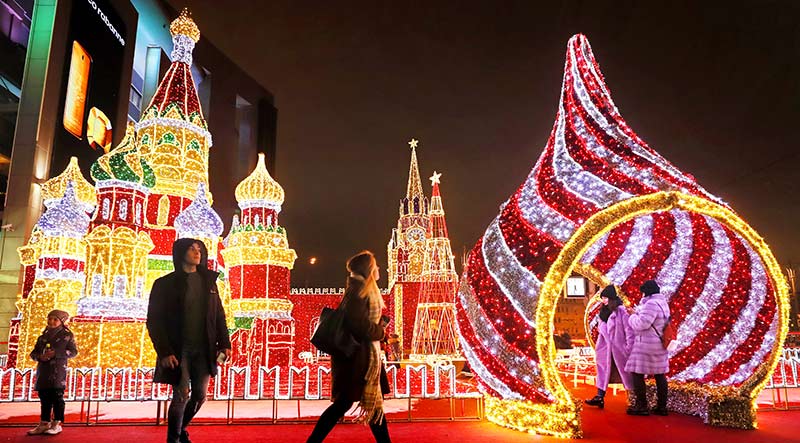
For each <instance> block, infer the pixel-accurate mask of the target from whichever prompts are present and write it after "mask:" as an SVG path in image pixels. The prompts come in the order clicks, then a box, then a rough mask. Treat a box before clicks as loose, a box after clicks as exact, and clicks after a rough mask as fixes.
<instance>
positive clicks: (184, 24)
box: [169, 8, 200, 43]
mask: <svg viewBox="0 0 800 443" xmlns="http://www.w3.org/2000/svg"><path fill="white" fill-rule="evenodd" d="M169 32H170V33H171V34H172V36H173V37H175V36H177V35H185V36H187V37H189V38H190V39H192V40H194V42H195V43H197V41H198V40H200V29H199V28H198V27H197V25H196V24H195V22H194V20H192V13H191V12H189V8H183V10H182V11H181V15H179V16H178V18H176V19H175V20H173V21H172V23H170V25H169Z"/></svg>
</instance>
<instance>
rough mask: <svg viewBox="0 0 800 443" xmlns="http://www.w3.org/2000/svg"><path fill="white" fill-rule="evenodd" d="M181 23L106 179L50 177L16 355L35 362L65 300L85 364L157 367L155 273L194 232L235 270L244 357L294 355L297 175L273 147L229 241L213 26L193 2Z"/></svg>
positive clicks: (248, 183) (26, 251)
mask: <svg viewBox="0 0 800 443" xmlns="http://www.w3.org/2000/svg"><path fill="white" fill-rule="evenodd" d="M170 31H171V33H172V36H173V43H174V50H173V53H172V58H173V62H172V65H171V66H170V68H169V69H168V70H167V72H166V74H165V76H164V78H163V79H162V81H161V83H160V84H159V87H158V89H157V90H156V93H155V94H154V96H153V100H152V102H151V103H150V105H149V106H148V107H147V109H146V110H145V111H144V113H143V114H142V119H141V120H140V121H139V122H138V123H137V124H136V125H132V124H130V125H129V126H128V128H127V131H126V133H125V137H124V138H123V139H122V141H121V142H120V144H119V145H118V146H117V147H116V148H114V149H113V150H112V151H111V152H109V153H107V154H105V155H103V156H102V157H100V158H99V159H98V160H97V161H96V162H95V163H94V164H93V165H92V167H91V170H90V173H91V176H92V178H93V179H94V181H95V185H94V186H92V185H91V184H89V183H88V182H87V181H86V179H85V178H84V177H83V175H82V174H81V172H80V170H79V169H78V167H77V163H76V162H75V161H74V160H73V161H71V162H70V164H69V166H68V167H67V169H66V170H65V171H64V172H63V173H62V174H61V175H59V176H57V177H54V178H52V179H51V180H48V181H47V182H45V183H44V184H43V185H42V194H43V199H44V202H45V207H46V211H45V212H44V214H43V215H42V216H41V218H40V220H39V221H38V223H37V224H36V226H35V227H34V229H33V232H32V234H31V237H30V240H29V241H28V244H27V245H25V246H23V247H21V248H20V249H19V254H20V261H21V263H22V265H23V267H24V271H23V272H24V274H23V283H22V291H21V294H20V297H19V300H18V302H17V306H18V311H19V315H18V316H17V317H16V318H14V319H13V320H12V331H13V332H16V333H13V332H12V336H11V337H10V340H9V365H11V366H13V365H16V366H17V367H19V368H25V367H31V365H33V364H34V362H31V361H30V360H29V359H28V358H25V356H26V355H27V354H29V353H30V350H31V349H32V347H33V344H34V343H35V341H36V337H37V336H38V335H39V334H40V333H41V330H42V329H43V328H44V326H45V321H46V314H47V312H48V311H50V310H51V309H53V308H56V307H57V308H59V309H64V310H66V311H68V312H69V313H70V315H71V316H72V317H73V319H72V322H71V328H72V330H73V332H74V333H75V335H76V337H77V338H78V340H79V343H80V347H81V352H80V353H79V355H78V356H77V357H76V358H75V359H73V360H72V361H71V363H70V364H71V365H72V366H75V367H100V368H126V367H127V368H142V367H152V365H153V364H155V359H156V356H155V353H154V351H153V348H152V346H151V345H150V342H149V337H148V335H147V330H146V327H145V320H146V316H147V304H148V296H149V292H150V288H151V287H152V284H153V281H154V280H155V279H157V278H158V277H160V276H162V275H164V274H166V273H168V272H171V271H172V269H173V263H172V250H171V249H172V243H173V242H174V241H175V239H177V238H184V237H192V238H197V239H198V240H201V241H203V243H204V244H205V245H206V248H207V249H208V251H209V260H208V266H209V268H211V269H213V270H216V271H219V272H220V273H221V282H220V284H219V285H218V286H219V289H220V296H221V298H222V301H223V303H224V304H225V307H226V312H227V313H228V321H229V325H228V326H229V329H230V330H232V334H231V339H232V342H233V343H234V344H235V347H236V349H234V353H233V355H234V362H233V363H234V364H237V365H239V366H246V365H254V366H263V365H267V364H271V365H275V364H288V363H289V362H290V360H291V355H292V352H293V347H294V320H293V319H292V316H291V313H292V303H291V302H290V301H289V300H288V299H287V298H288V294H289V271H290V270H291V269H292V267H293V266H294V261H295V259H296V257H297V256H296V254H295V252H294V250H292V249H290V248H289V244H288V239H287V236H286V230H285V229H284V228H283V227H281V226H279V225H278V214H279V213H280V210H281V204H282V203H283V199H284V193H283V189H282V188H281V187H280V185H279V184H278V183H277V182H275V180H273V179H272V177H270V176H269V173H268V172H267V170H266V167H265V164H264V157H263V155H259V158H258V163H257V166H256V169H255V170H254V171H253V173H252V174H251V175H250V176H249V177H247V178H245V179H244V180H243V181H242V183H241V184H240V185H239V186H238V187H237V189H236V198H237V200H238V202H239V206H240V208H241V210H242V218H241V221H239V220H238V219H235V220H234V223H233V226H232V227H231V231H230V233H229V234H228V237H227V238H226V239H225V241H224V242H223V239H222V238H221V235H222V233H223V223H222V220H220V217H219V215H218V214H217V213H216V212H215V211H214V210H213V209H212V208H211V195H210V193H209V192H208V153H209V149H210V147H211V144H212V143H211V134H210V133H209V132H208V127H207V125H206V121H205V119H204V118H203V113H202V109H201V107H200V102H199V100H198V97H197V91H196V89H195V85H194V81H193V79H192V76H191V70H190V66H191V63H192V50H193V48H194V45H195V43H196V42H197V41H198V40H199V38H200V33H199V30H198V29H197V26H196V25H195V23H194V21H193V20H192V19H191V17H190V16H189V14H188V12H186V11H184V12H183V13H182V14H181V15H180V17H178V18H177V19H176V20H175V21H173V22H172V24H171V25H170ZM226 261H227V268H226V267H225V265H226ZM270 353H271V354H270ZM254 373H257V371H254Z"/></svg>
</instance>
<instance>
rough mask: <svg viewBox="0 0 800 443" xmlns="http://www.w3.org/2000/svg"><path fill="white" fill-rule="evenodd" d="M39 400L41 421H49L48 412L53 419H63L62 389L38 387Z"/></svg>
mask: <svg viewBox="0 0 800 443" xmlns="http://www.w3.org/2000/svg"><path fill="white" fill-rule="evenodd" d="M39 402H40V403H41V406H42V417H41V418H42V421H50V412H52V413H53V418H52V419H53V420H58V421H64V390H63V389H55V388H51V389H39Z"/></svg>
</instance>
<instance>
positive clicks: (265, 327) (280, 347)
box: [222, 154, 297, 376]
mask: <svg viewBox="0 0 800 443" xmlns="http://www.w3.org/2000/svg"><path fill="white" fill-rule="evenodd" d="M283 199H284V191H283V188H282V187H281V185H280V184H278V182H276V181H275V180H274V179H273V178H272V177H271V176H270V175H269V172H267V167H266V164H265V163H264V154H258V163H257V164H256V168H255V170H254V171H253V172H252V173H251V174H250V176H248V177H247V178H245V179H244V180H242V182H241V183H239V185H238V186H237V187H236V201H237V202H238V203H239V208H240V209H241V211H242V213H241V218H234V222H233V224H232V226H231V231H230V233H229V234H228V237H227V238H226V239H225V249H223V250H222V257H223V258H224V261H225V266H226V267H227V270H228V285H229V287H230V298H231V300H230V306H229V308H228V317H233V319H234V328H235V329H234V331H233V333H232V334H231V343H232V345H233V361H232V363H231V364H232V365H233V366H238V367H244V366H250V367H251V370H252V372H251V374H252V375H253V376H257V368H258V367H259V366H267V367H273V366H276V365H287V364H289V363H290V362H291V359H292V353H293V351H294V330H295V325H294V319H293V318H292V307H293V305H292V302H291V301H289V299H288V297H289V277H290V271H291V269H292V267H294V262H295V260H296V259H297V254H296V253H295V251H294V250H293V249H290V248H289V241H288V238H287V236H286V230H285V229H284V228H283V227H282V226H280V225H279V224H278V214H279V213H280V212H281V205H282V204H283Z"/></svg>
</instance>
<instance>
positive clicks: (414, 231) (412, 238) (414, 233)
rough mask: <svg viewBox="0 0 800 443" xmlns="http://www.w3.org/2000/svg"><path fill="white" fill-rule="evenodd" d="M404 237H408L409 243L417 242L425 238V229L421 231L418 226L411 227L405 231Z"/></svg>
mask: <svg viewBox="0 0 800 443" xmlns="http://www.w3.org/2000/svg"><path fill="white" fill-rule="evenodd" d="M406 238H407V239H408V241H409V243H411V244H417V243H419V242H420V241H422V240H424V239H425V231H423V230H422V228H420V227H413V228H411V229H409V230H408V232H407V233H406Z"/></svg>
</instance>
